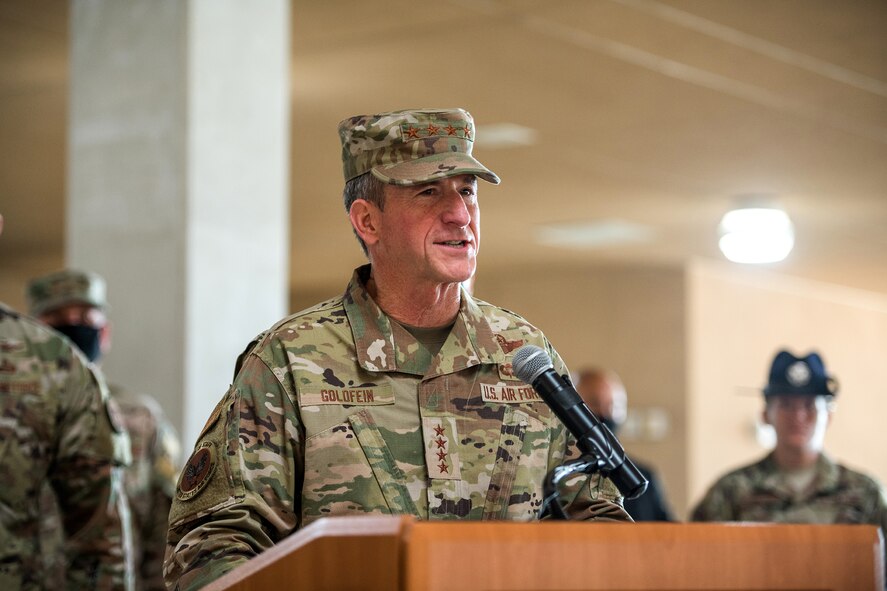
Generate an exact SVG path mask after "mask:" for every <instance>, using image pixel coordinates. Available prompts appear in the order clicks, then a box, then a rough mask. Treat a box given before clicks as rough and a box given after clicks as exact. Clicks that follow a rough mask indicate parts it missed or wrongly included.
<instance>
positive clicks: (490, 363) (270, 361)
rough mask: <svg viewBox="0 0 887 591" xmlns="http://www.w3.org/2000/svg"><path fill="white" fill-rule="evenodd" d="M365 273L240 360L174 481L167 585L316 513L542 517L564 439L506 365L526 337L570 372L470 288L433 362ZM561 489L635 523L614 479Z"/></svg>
mask: <svg viewBox="0 0 887 591" xmlns="http://www.w3.org/2000/svg"><path fill="white" fill-rule="evenodd" d="M368 274H369V266H364V267H362V268H360V269H358V270H357V272H356V273H355V276H354V278H353V279H352V281H351V284H350V285H349V287H348V290H347V291H346V293H345V294H344V295H343V296H342V297H339V298H336V299H333V300H330V301H327V302H325V303H322V304H320V305H318V306H316V307H314V308H311V309H309V310H306V311H304V312H301V313H298V314H295V315H293V316H290V317H289V318H287V319H284V320H283V321H281V322H280V323H278V324H277V325H275V326H274V327H272V328H271V329H270V330H269V331H267V332H266V333H265V334H263V335H260V338H259V339H258V340H257V341H255V342H254V343H253V344H252V345H251V347H250V348H249V349H247V351H246V352H245V353H244V354H243V355H242V356H241V357H240V359H239V362H238V369H239V371H237V373H236V377H235V380H234V383H233V384H232V386H231V388H230V389H229V391H228V393H227V394H226V395H225V397H224V399H223V400H222V402H221V403H220V404H219V405H218V406H217V407H216V409H215V411H214V412H213V414H212V415H211V416H210V418H209V420H208V421H207V424H206V426H205V427H204V429H203V432H202V433H201V435H200V437H199V439H198V442H197V445H196V447H195V452H194V454H193V455H192V456H191V459H190V460H189V461H188V462H187V464H186V466H185V468H184V469H183V471H182V475H181V477H180V480H179V483H178V488H177V490H176V498H175V499H174V501H173V507H172V511H171V513H170V532H169V546H168V548H167V557H166V565H165V568H164V574H165V577H166V581H167V585H168V586H170V587H171V588H173V587H175V588H178V589H196V588H199V587H201V586H203V585H205V584H207V583H208V582H210V581H212V580H214V579H216V578H218V577H220V576H221V575H222V574H224V573H225V572H227V571H229V570H231V569H233V568H234V567H236V566H237V565H238V564H240V563H242V562H244V561H246V560H247V559H249V558H251V557H253V556H255V555H256V554H258V553H259V552H261V551H263V550H265V549H268V548H270V547H271V546H272V545H274V544H275V543H277V542H279V541H281V540H282V539H283V538H285V537H286V536H287V535H289V534H291V533H293V532H294V531H296V530H298V529H299V528H301V527H304V526H306V525H308V524H310V523H311V522H313V521H315V520H317V519H320V518H321V517H330V516H337V515H351V514H362V513H375V514H409V515H415V516H417V517H420V518H422V519H431V520H435V519H475V520H482V519H507V520H531V519H534V517H535V515H536V511H537V510H538V509H539V506H540V504H541V502H542V491H541V488H542V482H543V479H544V476H545V474H546V473H547V472H548V470H550V469H551V468H553V467H555V466H556V465H558V464H561V463H562V462H563V461H564V460H565V458H566V457H567V455H568V454H567V449H568V441H567V434H566V429H565V428H564V427H563V425H562V424H561V423H560V422H559V421H558V420H557V419H556V418H555V417H554V415H553V413H552V412H551V410H550V409H549V408H548V406H547V405H546V404H545V403H544V402H542V401H541V400H540V399H539V397H538V396H537V395H536V393H535V392H534V391H533V390H532V388H530V387H528V386H526V385H524V384H523V383H522V382H520V381H519V380H517V378H515V377H514V375H513V374H512V371H511V363H510V362H511V359H512V357H513V352H514V350H515V349H517V348H518V347H520V346H522V345H524V344H528V343H529V344H535V345H537V346H541V347H544V348H545V349H546V350H547V351H548V352H549V353H550V354H551V355H552V358H553V360H554V362H555V365H556V368H557V369H558V371H560V372H562V373H566V368H565V367H564V364H563V361H562V360H561V359H560V357H559V356H558V355H557V354H556V353H555V352H554V351H553V349H552V347H551V345H550V344H549V343H548V341H547V340H546V339H545V337H544V336H543V335H542V333H541V332H539V330H538V329H536V328H535V327H533V326H531V325H530V324H528V323H527V322H526V321H525V320H523V319H522V318H521V317H519V316H517V315H516V314H513V313H511V312H508V311H506V310H503V309H501V308H497V307H495V306H492V305H490V304H487V303H485V302H482V301H479V300H474V299H472V298H471V296H469V295H468V294H467V293H466V292H464V291H463V293H462V303H461V307H460V312H459V314H458V317H457V318H456V321H455V324H454V326H453V328H452V330H451V332H450V334H449V337H448V339H447V341H446V342H445V343H444V345H443V347H442V348H441V349H440V351H439V352H438V354H437V355H436V356H434V357H431V356H430V355H429V354H428V352H427V351H426V350H425V349H424V348H423V347H422V346H421V345H420V344H419V343H418V342H417V341H416V340H415V339H414V338H413V337H412V336H411V335H410V334H409V333H408V332H407V331H406V330H404V329H403V328H402V327H400V326H399V325H397V324H396V323H394V322H392V321H390V320H389V318H388V317H387V316H386V315H385V314H384V313H383V312H382V310H381V309H379V307H378V306H377V305H376V304H375V302H374V301H373V299H372V298H371V297H370V296H369V294H368V293H367V291H366V289H365V288H364V282H365V281H366V278H367V277H368ZM570 449H571V451H575V446H571V447H570ZM568 494H569V495H571V496H572V498H573V501H572V503H571V505H570V506H569V507H568V510H569V511H570V512H571V514H572V515H574V516H575V517H577V518H585V519H594V518H600V519H618V520H629V521H630V518H629V517H628V516H627V514H626V513H625V512H624V510H623V509H622V507H621V498H619V497H618V492H617V490H616V488H615V486H613V484H612V483H611V482H610V481H609V480H606V479H601V478H599V477H598V476H594V477H592V478H581V479H578V482H577V483H576V486H575V490H574V491H569V492H568Z"/></svg>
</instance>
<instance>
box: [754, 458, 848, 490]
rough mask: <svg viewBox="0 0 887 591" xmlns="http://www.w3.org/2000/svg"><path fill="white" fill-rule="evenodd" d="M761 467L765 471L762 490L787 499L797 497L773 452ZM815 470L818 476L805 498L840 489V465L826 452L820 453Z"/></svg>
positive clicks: (761, 484) (761, 485) (761, 483)
mask: <svg viewBox="0 0 887 591" xmlns="http://www.w3.org/2000/svg"><path fill="white" fill-rule="evenodd" d="M761 467H762V468H763V469H764V477H763V479H762V481H761V482H760V484H759V486H760V488H762V489H764V490H767V491H770V492H773V493H777V494H780V495H782V496H786V497H793V496H795V493H794V491H792V490H791V488H789V486H788V484H787V483H786V480H785V478H784V476H783V474H782V471H781V469H780V468H779V466H778V465H777V464H776V460H775V459H774V457H773V452H771V453H770V454H768V455H767V457H766V458H764V460H763V461H762V462H761ZM814 469H815V472H816V476H814V477H813V483H812V487H811V489H810V491H811V492H810V494H809V495H808V494H805V495H803V496H805V497H807V496H812V495H816V494H819V493H825V492H829V491H832V490H835V489H837V488H838V486H839V484H840V470H838V465H837V464H835V463H834V462H833V461H832V459H831V458H830V457H829V456H828V455H826V453H825V452H819V457H818V458H817V459H816V464H815V467H814Z"/></svg>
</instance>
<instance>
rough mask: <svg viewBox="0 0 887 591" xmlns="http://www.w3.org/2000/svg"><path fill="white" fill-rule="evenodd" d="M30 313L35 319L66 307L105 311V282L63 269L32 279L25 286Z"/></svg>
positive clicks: (96, 277)
mask: <svg viewBox="0 0 887 591" xmlns="http://www.w3.org/2000/svg"><path fill="white" fill-rule="evenodd" d="M27 291H28V304H29V306H30V310H31V314H32V315H34V316H38V315H40V314H43V313H44V312H47V311H49V310H52V309H54V308H58V307H59V306H64V305H67V304H78V303H80V304H87V305H90V306H95V307H96V308H101V309H106V308H107V307H108V301H107V299H106V295H105V294H106V292H107V289H106V286H105V280H104V279H103V278H102V277H101V275H98V274H96V273H89V272H86V271H75V270H72V269H66V270H64V271H58V272H56V273H50V274H49V275H44V276H42V277H37V278H36V279H32V280H31V282H30V283H28V290H27Z"/></svg>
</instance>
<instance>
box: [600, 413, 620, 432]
mask: <svg viewBox="0 0 887 591" xmlns="http://www.w3.org/2000/svg"><path fill="white" fill-rule="evenodd" d="M599 418H600V419H601V422H602V423H603V424H605V425H606V426H607V429H609V430H610V431H612V432H613V435H615V434H616V430H617V429H618V428H619V425H617V424H616V421H614V420H613V419H611V418H610V417H599Z"/></svg>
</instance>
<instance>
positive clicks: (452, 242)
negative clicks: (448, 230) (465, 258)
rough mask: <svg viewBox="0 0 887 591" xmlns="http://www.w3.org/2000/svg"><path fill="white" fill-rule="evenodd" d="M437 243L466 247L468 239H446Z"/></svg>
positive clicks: (452, 246) (453, 246)
mask: <svg viewBox="0 0 887 591" xmlns="http://www.w3.org/2000/svg"><path fill="white" fill-rule="evenodd" d="M435 244H440V245H442V246H449V247H451V248H465V247H466V246H468V241H467V240H446V241H444V242H435Z"/></svg>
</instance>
